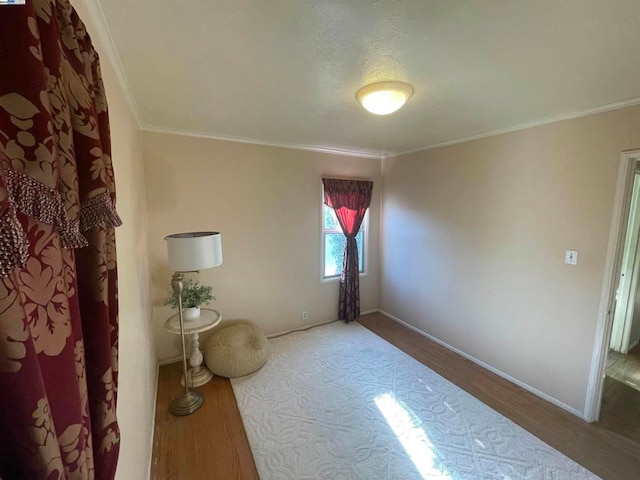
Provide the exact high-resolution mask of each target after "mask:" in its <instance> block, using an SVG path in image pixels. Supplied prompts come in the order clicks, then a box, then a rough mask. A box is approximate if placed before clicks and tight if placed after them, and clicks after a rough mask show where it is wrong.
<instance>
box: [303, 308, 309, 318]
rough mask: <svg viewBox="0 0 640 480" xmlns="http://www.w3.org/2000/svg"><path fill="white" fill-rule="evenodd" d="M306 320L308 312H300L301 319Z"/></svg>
mask: <svg viewBox="0 0 640 480" xmlns="http://www.w3.org/2000/svg"><path fill="white" fill-rule="evenodd" d="M308 318H309V312H307V311H306V310H305V311H304V312H302V319H303V320H307V319H308Z"/></svg>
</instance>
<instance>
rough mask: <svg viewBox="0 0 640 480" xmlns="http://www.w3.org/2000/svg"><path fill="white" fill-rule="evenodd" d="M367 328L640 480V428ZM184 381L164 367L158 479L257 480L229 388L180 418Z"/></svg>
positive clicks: (581, 454) (501, 408) (618, 473)
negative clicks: (582, 414) (589, 415)
mask: <svg viewBox="0 0 640 480" xmlns="http://www.w3.org/2000/svg"><path fill="white" fill-rule="evenodd" d="M359 322H360V323H361V324H362V325H364V326H365V327H367V328H368V329H370V330H371V331H373V332H374V333H376V334H378V335H379V336H381V337H382V338H384V339H385V340H387V341H388V342H389V343H391V344H393V345H395V346H396V347H398V348H400V349H401V350H403V351H404V352H406V353H407V354H409V355H411V356H412V357H414V358H415V359H416V360H418V361H420V362H421V363H423V364H425V365H427V366H428V367H429V368H431V369H432V370H434V371H435V372H437V373H439V374H440V375H442V376H443V377H445V378H447V379H449V381H451V382H452V383H454V384H456V385H458V386H459V387H460V388H462V389H464V390H466V391H467V392H469V393H471V394H472V395H474V396H475V397H477V398H478V399H480V400H481V401H483V402H484V403H486V404H487V405H489V406H490V407H492V408H494V409H495V410H497V411H498V412H500V413H502V414H503V415H505V416H506V417H508V418H510V419H511V420H512V421H514V422H515V423H517V424H519V425H520V426H521V427H523V428H525V429H526V430H528V431H530V432H531V433H533V434H534V435H536V436H537V437H538V438H540V439H542V440H543V441H545V442H546V443H548V444H549V445H551V446H553V447H554V448H556V449H558V450H559V451H561V452H563V453H564V454H565V455H567V456H568V457H570V458H572V459H573V460H575V461H576V462H578V463H580V464H581V465H583V466H585V467H586V468H588V469H589V470H591V471H592V472H594V473H595V474H596V475H598V476H600V477H602V478H603V479H606V480H608V479H610V480H631V479H637V478H640V438H638V437H639V436H638V432H640V422H638V423H637V428H635V430H634V427H633V426H630V423H629V422H628V421H626V423H625V422H622V424H621V423H620V421H619V420H616V419H610V418H609V419H608V418H602V421H601V422H600V423H598V424H588V423H586V422H584V421H582V420H580V419H579V418H577V417H575V416H573V415H571V414H570V413H567V412H565V411H564V410H562V409H560V408H558V407H556V406H554V405H551V404H549V403H547V402H545V401H544V400H542V399H540V398H538V397H536V396H535V395H533V394H531V393H529V392H527V391H526V390H523V389H522V388H520V387H518V386H516V385H514V384H512V383H510V382H508V381H507V380H504V379H503V378H501V377H498V376H497V375H495V374H493V373H491V372H489V371H487V370H485V369H483V368H482V367H480V366H478V365H476V364H474V363H473V362H471V361H469V360H467V359H465V358H463V357H460V356H459V355H457V354H455V353H453V352H451V351H449V350H447V349H446V348H444V347H442V346H440V345H438V344H436V343H434V342H432V341H430V340H428V339H427V338H425V337H422V336H421V335H419V334H417V333H415V332H413V331H411V330H410V329H408V328H406V327H404V326H402V325H399V324H397V323H396V322H394V321H392V320H390V319H388V318H387V317H384V316H383V315H380V314H371V315H367V316H363V317H361V318H360V319H359ZM179 377H180V365H179V364H174V365H168V366H164V367H161V368H160V376H159V379H158V400H157V402H158V403H157V414H156V426H155V438H154V453H153V466H152V478H153V479H158V480H159V479H171V480H172V479H207V480H208V479H212V480H215V479H221V480H232V479H242V480H244V479H257V478H258V475H257V473H256V470H255V465H254V462H253V458H252V456H251V451H250V449H249V445H248V442H247V438H246V435H245V433H244V429H243V427H242V421H241V419H240V415H239V413H238V409H237V407H236V404H235V398H234V396H233V390H232V389H231V384H230V383H229V381H228V380H226V379H221V378H218V377H214V379H213V380H212V381H211V382H209V383H208V384H206V385H205V386H203V387H200V389H201V391H202V392H203V393H204V395H205V404H204V405H203V407H202V408H201V409H200V410H199V411H198V412H196V413H194V414H193V415H190V416H188V417H181V418H179V417H174V416H172V415H171V414H170V413H169V411H168V406H169V402H170V401H171V399H172V398H173V396H174V395H175V394H176V393H178V392H179V391H180V386H179ZM610 390H613V388H612V389H610ZM636 405H637V404H636ZM620 408H621V409H627V410H628V406H622V407H620ZM637 411H638V410H636V412H637ZM631 423H632V422H631ZM623 424H624V426H625V428H622V427H623ZM381 480H382V479H381Z"/></svg>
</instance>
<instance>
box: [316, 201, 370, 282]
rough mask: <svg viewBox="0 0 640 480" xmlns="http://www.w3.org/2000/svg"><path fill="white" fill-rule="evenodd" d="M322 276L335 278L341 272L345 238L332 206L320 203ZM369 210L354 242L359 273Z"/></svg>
mask: <svg viewBox="0 0 640 480" xmlns="http://www.w3.org/2000/svg"><path fill="white" fill-rule="evenodd" d="M322 208H323V215H322V245H323V255H322V278H324V279H330V278H337V277H339V276H340V274H341V273H342V259H343V257H344V248H345V246H346V244H347V238H346V237H345V236H344V233H342V229H341V228H340V224H339V223H338V219H337V218H336V214H335V212H334V211H333V208H331V207H328V206H327V205H325V204H324V203H323V204H322ZM368 218H369V212H367V213H366V215H365V216H364V220H363V221H362V225H361V226H360V230H359V231H358V234H357V235H356V243H357V244H358V265H359V267H360V273H364V258H365V248H366V242H365V237H366V234H367V224H368V223H369V222H368Z"/></svg>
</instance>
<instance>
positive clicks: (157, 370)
mask: <svg viewBox="0 0 640 480" xmlns="http://www.w3.org/2000/svg"><path fill="white" fill-rule="evenodd" d="M159 375H160V362H158V363H156V382H155V389H154V390H155V391H154V392H153V412H152V418H153V428H152V429H151V450H150V451H151V455H150V456H149V469H148V470H147V471H148V474H147V479H148V480H151V467H152V466H153V441H154V439H155V435H156V411H157V408H158V378H159Z"/></svg>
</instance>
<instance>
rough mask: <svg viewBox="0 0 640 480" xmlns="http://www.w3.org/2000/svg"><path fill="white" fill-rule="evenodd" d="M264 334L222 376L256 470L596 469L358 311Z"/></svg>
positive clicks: (434, 474)
mask: <svg viewBox="0 0 640 480" xmlns="http://www.w3.org/2000/svg"><path fill="white" fill-rule="evenodd" d="M271 345H272V353H271V356H270V358H269V360H268V362H267V364H266V365H265V366H264V367H263V368H262V369H261V370H259V371H257V372H256V373H254V374H252V375H248V376H246V377H241V378H236V379H233V380H232V381H231V384H232V386H233V390H234V393H235V396H236V400H237V402H238V407H239V409H240V414H241V416H242V421H243V423H244V427H245V430H246V432H247V437H248V439H249V443H250V445H251V450H252V452H253V457H254V460H255V463H256V467H257V469H258V474H259V475H260V478H261V480H288V479H291V480H311V479H313V480H318V479H320V480H324V479H345V480H347V479H349V480H351V479H364V480H376V479H393V480H397V479H398V480H399V479H443V480H462V479H464V480H467V479H469V480H470V479H478V480H480V479H482V480H489V479H491V480H493V479H495V480H498V479H499V480H518V479H523V480H569V479H571V480H575V479H597V478H598V477H596V476H595V475H593V474H592V473H590V472H589V471H588V470H586V469H584V468H583V467H581V466H580V465H578V464H577V463H575V462H573V461H572V460H570V459H569V458H567V457H566V456H564V455H563V454H561V453H560V452H558V451H557V450H555V449H553V448H552V447H550V446H549V445H547V444H546V443H544V442H542V441H541V440H539V439H538V438H536V437H535V436H533V435H532V434H530V433H529V432H527V431H526V430H524V429H522V428H521V427H519V426H518V425H516V424H515V423H513V422H512V421H510V420H509V419H507V418H506V417H504V416H502V415H501V414H499V413H498V412H496V411H495V410H493V409H491V408H490V407H488V406H487V405H485V404H484V403H482V402H480V401H479V400H477V399H476V398H474V397H473V396H471V395H469V394H468V393H466V392H464V391H463V390H461V389H460V388H458V387H456V386H455V385H453V384H452V383H450V382H449V381H447V380H445V379H444V378H442V377H441V376H439V375H438V374H436V373H435V372H433V371H432V370H430V369H429V368H427V367H425V366H424V365H422V364H421V363H419V362H417V361H416V360H414V359H413V358H411V357H409V356H408V355H406V354H405V353H404V352H402V351H400V350H398V349H397V348H396V347H394V346H393V345H391V344H389V343H387V342H386V341H385V340H383V339H381V338H380V337H378V336H377V335H375V334H374V333H372V332H370V331H369V330H367V329H366V328H364V327H362V326H361V325H359V324H357V323H351V324H348V325H346V324H344V323H342V322H334V323H331V324H328V325H324V326H320V327H316V328H313V329H311V330H308V331H305V332H298V333H291V334H289V335H286V336H282V337H279V338H275V339H272V340H271Z"/></svg>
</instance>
